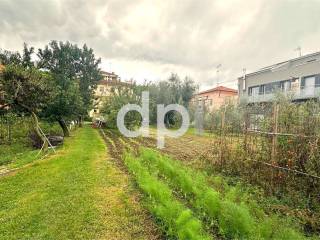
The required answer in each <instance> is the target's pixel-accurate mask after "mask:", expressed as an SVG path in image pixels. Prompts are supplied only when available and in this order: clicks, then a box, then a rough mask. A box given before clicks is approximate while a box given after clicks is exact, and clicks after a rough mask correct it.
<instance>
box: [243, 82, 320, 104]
mask: <svg viewBox="0 0 320 240" xmlns="http://www.w3.org/2000/svg"><path fill="white" fill-rule="evenodd" d="M281 93H282V94H285V95H287V96H290V97H291V98H292V99H293V100H299V99H301V100H302V99H311V98H318V97H320V86H310V87H303V88H299V89H297V90H290V91H281ZM275 95H276V94H275V93H268V94H259V95H253V96H248V102H250V103H252V102H271V101H273V100H274V98H275Z"/></svg>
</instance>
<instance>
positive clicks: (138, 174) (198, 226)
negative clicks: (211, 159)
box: [124, 153, 212, 240]
mask: <svg viewBox="0 0 320 240" xmlns="http://www.w3.org/2000/svg"><path fill="white" fill-rule="evenodd" d="M124 161H125V164H126V166H127V168H128V170H129V171H130V172H131V173H132V174H133V175H134V177H135V180H136V182H137V184H138V186H139V188H140V189H141V190H142V191H143V193H144V194H145V195H146V206H147V208H148V209H149V211H150V212H151V213H152V214H153V215H154V216H155V218H156V219H157V220H158V221H159V223H160V224H159V225H160V226H161V228H162V230H163V232H164V234H165V235H166V239H181V240H209V239H212V238H211V237H210V236H209V235H208V234H207V233H206V232H205V231H204V230H203V226H202V222H201V221H200V220H198V219H197V218H196V217H194V214H193V212H192V211H191V210H190V209H188V208H186V207H185V206H184V205H182V204H181V203H180V202H179V201H177V200H176V199H175V197H174V196H173V193H172V191H171V190H170V188H169V187H168V186H167V185H166V184H165V183H163V182H161V181H160V180H159V179H158V178H157V177H155V176H153V175H152V174H150V172H149V171H148V168H146V167H145V166H143V164H142V163H141V161H140V160H139V159H137V158H135V157H134V156H133V155H132V154H129V153H125V154H124Z"/></svg>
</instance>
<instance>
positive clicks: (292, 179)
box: [204, 100, 320, 201]
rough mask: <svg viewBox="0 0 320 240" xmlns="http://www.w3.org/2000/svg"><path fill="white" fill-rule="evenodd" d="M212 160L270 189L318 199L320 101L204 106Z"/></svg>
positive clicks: (224, 168) (274, 192) (213, 164)
mask: <svg viewBox="0 0 320 240" xmlns="http://www.w3.org/2000/svg"><path fill="white" fill-rule="evenodd" d="M204 127H205V129H206V130H207V131H209V132H210V133H211V134H213V135H214V136H215V137H214V144H213V146H212V147H211V148H210V149H211V150H210V151H211V154H210V156H213V158H211V159H212V163H211V164H212V166H214V167H215V168H217V169H218V170H220V171H221V172H224V173H227V174H229V175H235V176H241V177H242V178H244V179H246V180H247V181H249V182H252V183H255V184H259V185H260V186H262V187H264V189H265V190H266V191H268V192H270V193H272V194H279V195H281V194H283V193H286V192H295V194H296V195H297V197H298V196H299V195H301V196H302V195H303V196H307V197H308V198H309V199H310V200H311V201H319V200H320V140H319V137H320V104H319V103H318V102H316V101H309V102H302V103H293V102H290V101H284V100H283V101H279V102H277V103H265V104H258V105H243V106H242V105H240V106H235V105H226V106H224V107H222V108H220V109H217V110H214V111H205V114H204Z"/></svg>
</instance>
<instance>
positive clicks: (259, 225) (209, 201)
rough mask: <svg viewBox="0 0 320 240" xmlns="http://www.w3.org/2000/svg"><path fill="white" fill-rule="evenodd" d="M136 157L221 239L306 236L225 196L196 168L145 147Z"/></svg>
mask: <svg viewBox="0 0 320 240" xmlns="http://www.w3.org/2000/svg"><path fill="white" fill-rule="evenodd" d="M139 157H140V159H142V161H143V162H144V164H145V166H148V168H149V171H150V172H153V173H154V174H155V175H157V176H158V177H160V178H161V179H164V180H165V181H167V182H168V184H169V186H172V188H173V189H175V190H177V191H179V192H180V193H182V194H181V195H182V196H183V198H185V199H186V200H187V201H188V204H190V205H191V206H192V208H193V209H194V211H195V213H197V215H198V216H199V218H200V219H202V220H204V222H206V223H208V224H209V226H210V228H212V229H213V231H216V230H218V232H219V234H221V235H222V237H223V238H225V239H277V240H289V239H290V240H300V239H306V237H305V236H304V235H303V234H301V233H300V232H299V231H297V230H295V229H293V228H292V227H288V226H285V225H288V224H283V221H280V219H279V218H278V217H276V216H267V215H266V214H265V213H264V211H263V210H261V209H260V210H258V211H257V209H250V206H249V205H248V204H246V203H245V202H244V201H241V202H237V201H235V198H234V197H232V198H228V197H226V196H223V195H222V194H221V193H219V192H218V191H215V190H214V189H213V188H212V187H211V186H210V185H209V184H208V181H207V176H206V175H205V174H204V173H202V172H200V171H195V170H193V169H190V168H188V167H186V166H184V165H182V164H181V163H179V162H178V161H174V160H172V159H171V158H169V157H168V156H163V155H161V154H160V153H158V152H157V151H155V150H152V149H148V148H141V150H140V156H139ZM231 192H232V191H231ZM235 192H236V191H234V193H235ZM250 210H252V211H250Z"/></svg>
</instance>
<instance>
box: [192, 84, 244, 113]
mask: <svg viewBox="0 0 320 240" xmlns="http://www.w3.org/2000/svg"><path fill="white" fill-rule="evenodd" d="M237 100H238V91H237V90H235V89H232V88H227V87H223V86H219V87H215V88H212V89H209V90H206V91H203V92H199V93H198V94H195V95H194V96H193V97H192V99H191V103H192V104H198V105H200V104H201V105H202V104H203V106H205V107H206V108H207V109H208V110H214V109H219V108H220V107H221V106H223V105H224V104H226V103H229V102H232V103H236V102H237Z"/></svg>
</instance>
